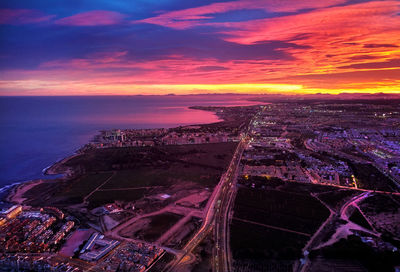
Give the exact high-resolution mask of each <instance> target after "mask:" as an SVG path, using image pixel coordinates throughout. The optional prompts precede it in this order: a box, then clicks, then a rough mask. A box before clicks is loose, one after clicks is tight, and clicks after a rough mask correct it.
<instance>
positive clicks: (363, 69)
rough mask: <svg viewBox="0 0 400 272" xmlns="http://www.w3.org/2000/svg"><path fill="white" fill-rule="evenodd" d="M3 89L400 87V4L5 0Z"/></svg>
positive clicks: (0, 30) (0, 51)
mask: <svg viewBox="0 0 400 272" xmlns="http://www.w3.org/2000/svg"><path fill="white" fill-rule="evenodd" d="M0 39H1V40H0V95H97V94H106V95H108V94H122V95H125V94H170V93H174V94H193V93H235V92H237V93H280V94H285V93H288V94H291V93H296V94H298V93H300V94H303V93H332V94H337V93H342V92H347V93H348V92H350V93H379V92H385V93H400V1H390V0H388V1H362V0H301V1H300V0H236V1H228V0H225V1H211V0H180V1H178V0H134V1H132V0H124V1H122V0H109V1H106V0H29V1H28V0H15V1H6V0H4V1H0Z"/></svg>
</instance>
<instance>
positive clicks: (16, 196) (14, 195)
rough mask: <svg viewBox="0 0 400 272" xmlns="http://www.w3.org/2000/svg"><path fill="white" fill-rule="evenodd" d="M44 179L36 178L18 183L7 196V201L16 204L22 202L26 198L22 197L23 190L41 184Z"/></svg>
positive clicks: (25, 190)
mask: <svg viewBox="0 0 400 272" xmlns="http://www.w3.org/2000/svg"><path fill="white" fill-rule="evenodd" d="M43 182H44V181H43V180H41V179H38V180H32V181H29V182H25V183H22V184H20V185H18V186H17V187H16V188H14V189H13V190H12V191H11V192H10V194H9V195H8V196H7V201H9V202H13V203H16V204H22V203H23V202H24V201H25V200H26V198H25V197H23V196H24V194H25V192H27V191H28V190H30V189H32V188H33V187H35V186H37V185H39V184H42V183H43Z"/></svg>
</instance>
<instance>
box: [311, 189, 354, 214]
mask: <svg viewBox="0 0 400 272" xmlns="http://www.w3.org/2000/svg"><path fill="white" fill-rule="evenodd" d="M358 194H360V192H358V191H355V190H345V189H344V190H337V189H335V190H333V191H331V192H325V193H320V194H319V195H318V198H319V199H321V200H322V201H323V202H324V203H325V204H326V205H328V206H329V207H330V208H331V209H333V210H336V211H338V210H339V209H340V207H341V206H342V205H343V204H344V203H345V202H346V201H348V200H350V199H351V198H352V197H354V196H356V195H358Z"/></svg>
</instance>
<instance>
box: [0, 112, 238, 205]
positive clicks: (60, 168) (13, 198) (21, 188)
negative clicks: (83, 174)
mask: <svg viewBox="0 0 400 272" xmlns="http://www.w3.org/2000/svg"><path fill="white" fill-rule="evenodd" d="M219 107H225V106H188V107H187V108H188V109H192V110H201V111H211V112H213V113H214V115H215V116H216V117H217V118H218V121H217V123H218V122H221V121H226V120H225V118H224V117H223V116H221V114H220V113H219V112H218V111H216V110H215V109H216V108H219ZM234 107H236V106H234ZM212 123H213V122H212ZM89 142H90V141H89ZM86 144H87V143H86ZM86 144H84V145H83V146H81V147H80V148H78V149H77V150H75V152H74V153H73V154H72V155H67V156H66V157H65V158H63V159H59V160H57V161H55V162H54V163H53V164H51V165H49V166H47V167H45V168H44V169H43V170H42V173H43V175H45V176H51V175H62V178H63V179H65V178H67V177H69V176H71V175H73V170H72V169H70V168H68V167H65V165H64V164H65V163H66V162H67V161H69V160H71V159H73V158H75V157H77V156H79V155H81V153H80V152H79V151H80V150H81V149H82V148H83V147H84V146H85V145H86ZM56 179H57V177H54V178H51V177H50V178H49V179H45V178H39V179H34V180H28V181H21V182H17V183H13V184H10V185H6V186H4V187H2V188H0V190H2V191H1V192H2V193H4V196H3V197H2V199H1V201H4V202H8V203H14V204H22V203H23V202H24V201H25V200H26V198H24V197H23V195H24V194H25V193H26V192H27V191H29V190H30V189H32V188H33V187H35V186H37V185H39V184H42V183H44V182H51V181H54V180H56Z"/></svg>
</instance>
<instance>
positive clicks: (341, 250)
mask: <svg viewBox="0 0 400 272" xmlns="http://www.w3.org/2000/svg"><path fill="white" fill-rule="evenodd" d="M317 257H323V258H325V259H328V260H331V261H334V262H335V263H337V262H339V261H340V260H351V261H359V262H360V263H362V264H363V266H364V267H365V268H366V271H376V272H378V271H379V272H381V271H382V272H385V271H394V269H393V267H394V266H395V265H400V253H399V252H398V251H397V252H392V251H377V250H375V249H374V248H372V247H370V246H368V245H367V244H365V243H363V242H362V241H361V239H360V238H359V237H358V236H355V235H352V236H349V238H348V239H346V240H345V239H341V240H340V241H338V242H337V243H335V244H333V245H331V246H329V247H325V248H322V249H319V250H316V251H312V252H311V253H310V258H311V259H312V260H313V259H315V258H317Z"/></svg>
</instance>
